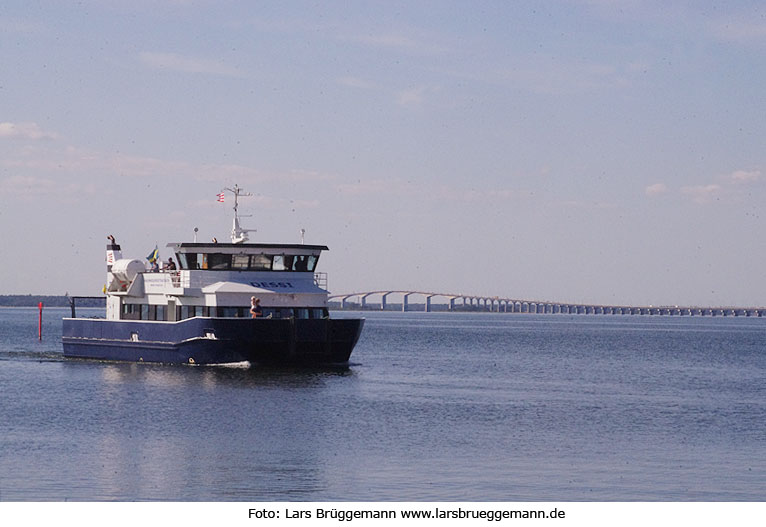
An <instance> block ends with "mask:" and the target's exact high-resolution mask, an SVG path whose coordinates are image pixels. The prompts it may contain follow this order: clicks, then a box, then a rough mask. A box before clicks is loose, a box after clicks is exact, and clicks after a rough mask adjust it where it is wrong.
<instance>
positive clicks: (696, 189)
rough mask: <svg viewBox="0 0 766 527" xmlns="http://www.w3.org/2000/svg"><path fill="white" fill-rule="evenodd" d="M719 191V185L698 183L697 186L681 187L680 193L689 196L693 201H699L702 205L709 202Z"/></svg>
mask: <svg viewBox="0 0 766 527" xmlns="http://www.w3.org/2000/svg"><path fill="white" fill-rule="evenodd" d="M720 192H721V186H720V185H715V184H713V185H698V186H689V187H682V188H681V193H682V194H684V195H686V196H689V197H690V198H691V199H692V201H694V202H695V203H699V204H700V205H704V204H706V203H710V202H711V201H713V199H714V198H716V197H717V195H718V194H719V193H720Z"/></svg>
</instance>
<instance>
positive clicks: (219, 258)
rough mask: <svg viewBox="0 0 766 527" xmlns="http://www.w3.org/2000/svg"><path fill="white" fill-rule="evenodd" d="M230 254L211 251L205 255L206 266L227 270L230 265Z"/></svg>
mask: <svg viewBox="0 0 766 527" xmlns="http://www.w3.org/2000/svg"><path fill="white" fill-rule="evenodd" d="M231 257H232V255H231V254H219V253H213V254H208V255H207V268H208V269H213V270H219V271H221V270H227V269H229V268H230V267H231Z"/></svg>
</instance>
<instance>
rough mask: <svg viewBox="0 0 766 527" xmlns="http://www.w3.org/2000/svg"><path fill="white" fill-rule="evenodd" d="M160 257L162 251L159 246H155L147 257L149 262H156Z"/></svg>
mask: <svg viewBox="0 0 766 527" xmlns="http://www.w3.org/2000/svg"><path fill="white" fill-rule="evenodd" d="M159 258H160V251H159V249H157V246H156V245H155V246H154V250H153V251H152V252H150V253H149V256H147V257H146V259H147V260H149V263H154V262H156V261H157V260H159Z"/></svg>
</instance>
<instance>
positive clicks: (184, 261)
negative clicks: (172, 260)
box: [176, 253, 319, 273]
mask: <svg viewBox="0 0 766 527" xmlns="http://www.w3.org/2000/svg"><path fill="white" fill-rule="evenodd" d="M176 260H177V261H178V264H179V268H180V269H191V270H196V269H204V270H212V271H228V270H235V271H293V272H309V273H311V272H314V269H316V266H317V262H318V261H319V256H318V255H314V254H298V255H292V254H223V253H176Z"/></svg>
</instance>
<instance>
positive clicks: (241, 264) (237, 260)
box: [231, 254, 250, 271]
mask: <svg viewBox="0 0 766 527" xmlns="http://www.w3.org/2000/svg"><path fill="white" fill-rule="evenodd" d="M249 267H250V256H248V255H247V254H233V255H232V256H231V268H232V269H237V270H240V271H245V270H247V269H248V268H249Z"/></svg>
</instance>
